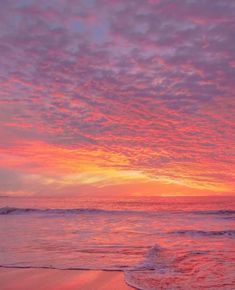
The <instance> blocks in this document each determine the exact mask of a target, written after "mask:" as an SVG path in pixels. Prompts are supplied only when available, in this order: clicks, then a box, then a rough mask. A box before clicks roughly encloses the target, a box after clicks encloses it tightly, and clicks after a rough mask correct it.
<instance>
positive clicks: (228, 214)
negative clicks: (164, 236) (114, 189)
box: [0, 206, 235, 219]
mask: <svg viewBox="0 0 235 290" xmlns="http://www.w3.org/2000/svg"><path fill="white" fill-rule="evenodd" d="M15 214H23V215H26V214H56V215H57V214H63V215H67V214H68V215H71V214H73V215H76V214H112V215H148V216H165V215H169V214H171V215H178V214H179V215H185V214H186V215H187V214H197V215H217V216H220V217H222V218H227V219H235V211H234V210H211V211H141V210H121V209H120V210H111V209H110V210H107V209H99V208H69V209H62V208H47V209H42V208H17V207H8V206H6V207H2V208H0V215H15Z"/></svg>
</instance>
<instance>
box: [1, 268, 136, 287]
mask: <svg viewBox="0 0 235 290" xmlns="http://www.w3.org/2000/svg"><path fill="white" fill-rule="evenodd" d="M0 285H1V286H0V288H1V290H32V289H37V290H133V288H131V287H129V286H127V285H126V283H125V281H124V275H123V273H122V272H116V271H85V270H54V269H16V268H0Z"/></svg>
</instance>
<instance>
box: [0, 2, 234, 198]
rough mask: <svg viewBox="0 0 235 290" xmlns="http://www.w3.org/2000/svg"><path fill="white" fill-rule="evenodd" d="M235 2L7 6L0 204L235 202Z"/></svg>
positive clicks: (2, 26)
mask: <svg viewBox="0 0 235 290" xmlns="http://www.w3.org/2000/svg"><path fill="white" fill-rule="evenodd" d="M234 103H235V1H233V0H213V1H212V0H174V1H173V0H50V1H48V0H47V1H45V0H40V1H37V0H19V1H15V0H2V1H1V9H0V195H16V196H24V195H27V196H28V195H39V196H46V195H49V196H70V195H72V196H86V197H90V196H114V197H119V196H141V195H144V196H145V195H231V194H234V192H235V173H234V167H235V158H234V152H235V151H234V148H235V130H234V124H235V122H234V121H235V110H234Z"/></svg>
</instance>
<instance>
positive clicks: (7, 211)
mask: <svg viewBox="0 0 235 290" xmlns="http://www.w3.org/2000/svg"><path fill="white" fill-rule="evenodd" d="M144 213H145V212H140V211H124V210H104V209H96V208H70V209H61V208H59V209H56V208H48V209H39V208H16V207H2V208H0V215H14V214H23V215H26V214H62V215H66V214H69V215H71V214H73V215H76V214H121V215H122V214H144Z"/></svg>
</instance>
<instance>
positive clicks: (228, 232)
mask: <svg viewBox="0 0 235 290" xmlns="http://www.w3.org/2000/svg"><path fill="white" fill-rule="evenodd" d="M170 234H173V235H190V236H200V237H213V236H229V237H235V230H224V231H197V230H180V231H173V232H170Z"/></svg>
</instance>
